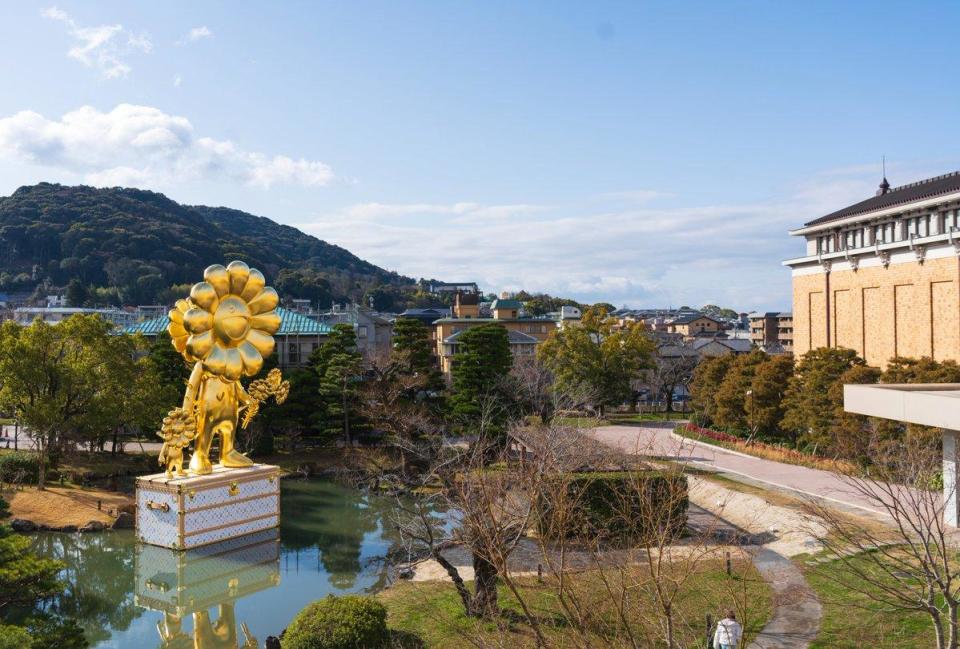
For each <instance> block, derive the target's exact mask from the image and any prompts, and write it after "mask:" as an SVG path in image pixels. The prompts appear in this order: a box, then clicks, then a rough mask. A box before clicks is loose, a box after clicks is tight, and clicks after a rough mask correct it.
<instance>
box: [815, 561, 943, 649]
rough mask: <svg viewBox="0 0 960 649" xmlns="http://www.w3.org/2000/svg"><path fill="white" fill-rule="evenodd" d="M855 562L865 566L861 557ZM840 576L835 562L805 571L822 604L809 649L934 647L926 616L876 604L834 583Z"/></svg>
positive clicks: (838, 565) (840, 571) (866, 597)
mask: <svg viewBox="0 0 960 649" xmlns="http://www.w3.org/2000/svg"><path fill="white" fill-rule="evenodd" d="M854 560H858V559H854ZM859 561H861V563H862V565H865V566H866V565H869V564H868V562H867V561H865V560H863V559H859ZM842 575H844V572H843V566H842V564H841V563H840V562H839V561H830V562H827V563H821V564H817V565H815V566H812V567H808V568H807V569H806V571H805V576H806V578H807V582H808V583H809V584H810V587H811V588H813V590H815V591H816V593H817V595H818V596H819V597H820V603H821V604H822V606H823V619H822V620H821V623H820V634H819V635H818V636H817V640H816V641H815V642H814V643H813V644H811V645H810V647H811V649H828V648H829V649H860V648H861V647H870V648H871V649H904V648H905V647H911V648H913V647H935V646H936V642H935V640H934V634H933V627H932V625H931V623H930V618H929V616H927V615H926V614H924V613H914V612H903V611H896V610H891V609H889V608H888V607H885V606H883V605H881V604H878V603H877V602H874V601H873V600H871V599H870V597H868V596H867V595H865V594H862V593H859V592H856V591H854V590H852V589H850V588H848V587H846V586H845V585H843V584H841V583H838V579H839V578H840V576H842ZM850 583H852V582H850Z"/></svg>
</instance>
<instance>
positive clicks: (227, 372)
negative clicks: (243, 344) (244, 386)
mask: <svg viewBox="0 0 960 649" xmlns="http://www.w3.org/2000/svg"><path fill="white" fill-rule="evenodd" d="M226 352H227V362H226V365H225V366H224V368H223V377H224V378H225V379H227V380H228V381H236V380H237V379H239V378H240V376H241V375H242V374H243V357H241V356H240V350H239V349H237V348H236V347H231V348H229V349H227V350H226Z"/></svg>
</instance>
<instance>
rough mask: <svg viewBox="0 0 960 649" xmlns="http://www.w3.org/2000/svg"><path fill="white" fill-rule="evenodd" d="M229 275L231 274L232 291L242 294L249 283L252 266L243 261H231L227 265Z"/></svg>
mask: <svg viewBox="0 0 960 649" xmlns="http://www.w3.org/2000/svg"><path fill="white" fill-rule="evenodd" d="M227 275H229V276H230V292H231V293H233V294H234V295H242V294H243V287H244V286H246V285H247V278H248V277H250V267H249V266H247V265H246V264H245V263H244V262H242V261H231V262H230V263H229V264H228V265H227Z"/></svg>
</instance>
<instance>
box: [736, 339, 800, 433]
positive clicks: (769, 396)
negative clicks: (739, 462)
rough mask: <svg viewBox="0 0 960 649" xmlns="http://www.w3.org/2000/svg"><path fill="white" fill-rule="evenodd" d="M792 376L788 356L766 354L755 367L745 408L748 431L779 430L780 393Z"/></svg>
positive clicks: (767, 431)
mask: <svg viewBox="0 0 960 649" xmlns="http://www.w3.org/2000/svg"><path fill="white" fill-rule="evenodd" d="M792 376H793V357H792V356H770V357H769V358H767V360H766V361H764V362H763V363H761V364H760V365H759V366H758V367H757V368H756V371H755V372H754V375H753V380H752V381H751V382H750V395H749V396H748V397H747V399H746V408H745V414H746V422H747V427H748V428H749V429H750V430H751V431H756V432H758V433H765V434H767V435H774V436H777V435H779V434H780V421H781V420H782V419H783V397H784V395H785V394H786V392H787V386H788V385H789V384H790V377H792Z"/></svg>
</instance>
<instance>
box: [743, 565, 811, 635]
mask: <svg viewBox="0 0 960 649" xmlns="http://www.w3.org/2000/svg"><path fill="white" fill-rule="evenodd" d="M753 565H754V566H755V567H756V568H757V571H758V572H759V573H760V575H761V576H762V577H763V579H764V580H765V581H766V582H767V583H768V584H770V587H771V588H772V589H773V604H774V609H773V617H772V618H770V621H769V622H767V625H766V626H765V627H763V630H762V631H760V633H759V634H758V635H757V638H756V639H755V640H754V641H753V642H751V643H750V644H749V645H748V646H747V649H774V648H778V649H806V647H808V646H809V644H810V643H811V642H812V641H813V640H814V639H815V638H816V637H817V632H818V631H819V630H820V617H821V615H822V612H823V611H822V608H821V607H820V601H819V600H818V599H817V595H816V593H814V592H813V590H812V589H811V588H810V586H808V585H807V581H806V580H805V579H804V578H803V573H802V572H801V571H800V568H798V567H797V566H796V565H795V564H794V563H793V562H792V561H790V559H787V558H786V557H784V556H782V555H779V554H777V553H776V552H774V551H773V550H769V549H766V548H760V549H759V550H758V551H757V553H756V554H754V555H753Z"/></svg>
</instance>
